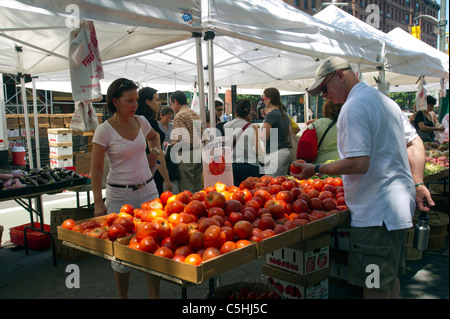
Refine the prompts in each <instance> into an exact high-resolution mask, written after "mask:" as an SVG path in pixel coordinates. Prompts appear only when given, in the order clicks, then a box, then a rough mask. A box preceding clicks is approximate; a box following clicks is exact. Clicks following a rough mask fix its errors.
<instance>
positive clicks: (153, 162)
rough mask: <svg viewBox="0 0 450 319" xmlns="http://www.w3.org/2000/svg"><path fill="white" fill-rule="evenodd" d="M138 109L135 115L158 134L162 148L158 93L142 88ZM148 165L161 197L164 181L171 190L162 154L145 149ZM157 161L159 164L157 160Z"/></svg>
mask: <svg viewBox="0 0 450 319" xmlns="http://www.w3.org/2000/svg"><path fill="white" fill-rule="evenodd" d="M138 95H139V99H138V108H137V110H136V115H142V116H144V117H145V118H146V119H147V121H148V122H149V123H150V125H151V126H152V128H153V130H155V131H156V132H157V133H158V138H159V140H160V142H161V143H160V146H161V149H162V148H163V147H162V144H163V143H162V142H163V141H164V139H165V133H164V132H163V131H162V130H161V129H160V128H159V124H158V121H157V120H156V118H157V115H158V113H159V109H160V106H161V101H160V100H159V94H158V91H157V90H155V89H154V88H151V87H146V88H142V89H140V90H139V92H138ZM146 152H147V156H148V160H149V165H150V167H151V169H152V172H153V176H154V180H155V183H156V187H157V188H158V193H159V195H161V194H162V193H163V192H164V181H166V187H168V188H167V190H172V186H171V182H170V179H169V173H168V172H167V166H166V162H165V161H161V159H163V158H164V156H163V154H159V153H158V152H157V150H155V149H154V150H153V151H152V152H150V149H149V147H148V146H147V149H146ZM158 159H159V164H158V163H157V160H158Z"/></svg>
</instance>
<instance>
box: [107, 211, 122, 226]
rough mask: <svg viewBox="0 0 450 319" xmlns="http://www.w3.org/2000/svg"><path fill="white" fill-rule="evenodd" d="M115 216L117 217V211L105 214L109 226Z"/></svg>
mask: <svg viewBox="0 0 450 319" xmlns="http://www.w3.org/2000/svg"><path fill="white" fill-rule="evenodd" d="M117 217H119V215H118V214H117V213H110V214H108V215H106V222H107V223H108V225H109V226H111V225H112V224H113V223H114V221H115V220H116V218H117Z"/></svg>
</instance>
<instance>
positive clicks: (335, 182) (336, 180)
mask: <svg viewBox="0 0 450 319" xmlns="http://www.w3.org/2000/svg"><path fill="white" fill-rule="evenodd" d="M343 185H344V183H343V182H342V178H340V177H335V178H334V179H333V186H335V187H338V186H343Z"/></svg>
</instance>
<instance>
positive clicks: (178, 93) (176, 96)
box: [170, 91, 187, 105]
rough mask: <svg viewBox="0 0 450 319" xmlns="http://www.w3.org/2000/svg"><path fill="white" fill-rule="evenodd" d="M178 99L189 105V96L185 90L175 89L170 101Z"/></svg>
mask: <svg viewBox="0 0 450 319" xmlns="http://www.w3.org/2000/svg"><path fill="white" fill-rule="evenodd" d="M175 100H177V101H178V103H180V104H181V105H187V97H186V94H184V92H183V91H175V92H173V93H172V94H171V95H170V101H171V102H173V101H175Z"/></svg>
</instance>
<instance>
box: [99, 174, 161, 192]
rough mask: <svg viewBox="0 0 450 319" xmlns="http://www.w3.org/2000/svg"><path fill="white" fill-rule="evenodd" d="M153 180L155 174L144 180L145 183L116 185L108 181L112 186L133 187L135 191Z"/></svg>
mask: <svg viewBox="0 0 450 319" xmlns="http://www.w3.org/2000/svg"><path fill="white" fill-rule="evenodd" d="M152 180H153V176H152V178H150V179H149V180H148V181H146V182H143V183H139V184H134V185H114V184H110V183H108V185H109V186H111V187H118V188H131V189H133V190H134V191H135V190H136V189H139V188H141V187H144V186H145V185H147V184H148V183H150V182H151V181H152Z"/></svg>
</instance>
